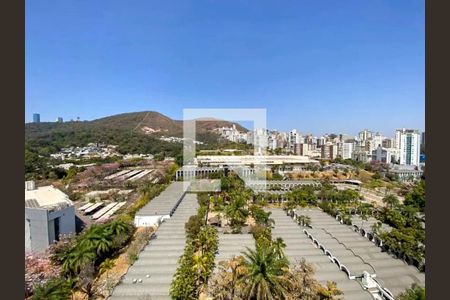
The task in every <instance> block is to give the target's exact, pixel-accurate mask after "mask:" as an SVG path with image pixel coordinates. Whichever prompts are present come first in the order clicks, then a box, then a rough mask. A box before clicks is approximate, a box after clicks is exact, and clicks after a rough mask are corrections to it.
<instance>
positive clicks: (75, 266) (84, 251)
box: [62, 246, 97, 274]
mask: <svg viewBox="0 0 450 300" xmlns="http://www.w3.org/2000/svg"><path fill="white" fill-rule="evenodd" d="M96 258H97V255H96V253H95V249H93V248H88V247H81V246H80V247H76V248H74V249H73V250H72V251H70V253H69V254H68V255H67V256H66V257H65V258H64V261H63V263H62V269H63V271H64V272H66V273H71V274H78V273H79V272H80V270H81V268H83V267H84V266H86V265H87V264H89V263H91V262H92V261H94V260H95V259H96Z"/></svg>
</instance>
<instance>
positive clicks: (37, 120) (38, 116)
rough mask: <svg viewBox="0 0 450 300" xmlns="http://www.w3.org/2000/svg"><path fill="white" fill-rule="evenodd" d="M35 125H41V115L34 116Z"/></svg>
mask: <svg viewBox="0 0 450 300" xmlns="http://www.w3.org/2000/svg"><path fill="white" fill-rule="evenodd" d="M33 123H41V115H40V114H33Z"/></svg>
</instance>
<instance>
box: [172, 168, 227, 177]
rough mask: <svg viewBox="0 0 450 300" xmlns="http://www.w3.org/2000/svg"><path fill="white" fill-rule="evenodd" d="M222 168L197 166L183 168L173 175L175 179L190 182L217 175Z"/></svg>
mask: <svg viewBox="0 0 450 300" xmlns="http://www.w3.org/2000/svg"><path fill="white" fill-rule="evenodd" d="M223 171H224V169H223V168H218V167H197V166H189V165H186V166H183V167H181V168H179V169H178V170H177V172H176V173H175V179H176V180H179V179H183V180H190V179H195V178H208V177H209V175H211V174H219V173H220V172H223Z"/></svg>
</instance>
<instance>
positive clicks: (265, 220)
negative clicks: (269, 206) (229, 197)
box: [250, 205, 274, 225]
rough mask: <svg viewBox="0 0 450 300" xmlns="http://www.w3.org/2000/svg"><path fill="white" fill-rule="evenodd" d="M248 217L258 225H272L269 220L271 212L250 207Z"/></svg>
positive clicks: (256, 206)
mask: <svg viewBox="0 0 450 300" xmlns="http://www.w3.org/2000/svg"><path fill="white" fill-rule="evenodd" d="M250 215H251V216H252V217H253V218H254V219H255V221H256V222H257V223H259V224H263V225H271V224H273V223H274V221H273V219H271V218H270V215H271V212H266V211H264V209H262V208H261V207H259V206H258V205H252V206H251V207H250Z"/></svg>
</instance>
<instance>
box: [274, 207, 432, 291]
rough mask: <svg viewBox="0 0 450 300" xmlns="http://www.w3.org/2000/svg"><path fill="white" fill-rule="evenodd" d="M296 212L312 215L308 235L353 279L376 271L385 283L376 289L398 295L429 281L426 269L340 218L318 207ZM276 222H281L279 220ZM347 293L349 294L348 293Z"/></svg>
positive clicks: (378, 279)
mask: <svg viewBox="0 0 450 300" xmlns="http://www.w3.org/2000/svg"><path fill="white" fill-rule="evenodd" d="M295 214H296V215H297V216H298V215H306V216H309V217H310V218H311V220H312V222H311V225H312V228H306V231H307V233H305V235H307V236H308V237H309V238H310V240H311V241H312V242H313V245H314V247H315V248H316V249H320V250H321V251H322V253H323V254H324V255H325V256H326V257H328V258H330V259H331V260H332V261H333V262H334V263H335V264H336V265H337V267H339V269H340V270H342V271H343V272H344V273H346V275H348V278H349V279H352V278H353V277H354V279H353V280H358V278H359V277H362V276H363V275H364V272H368V273H370V274H371V275H372V277H373V279H374V280H375V281H376V282H377V284H378V285H379V286H380V287H381V289H379V288H377V289H375V290H373V291H372V292H374V293H385V292H386V293H388V294H391V295H393V296H396V295H398V294H399V293H401V292H403V291H404V290H405V289H407V288H409V287H410V286H411V284H412V283H417V284H419V285H422V286H424V285H425V274H424V273H421V272H419V271H418V270H417V269H416V268H415V267H413V266H410V265H407V264H406V263H404V262H403V261H401V260H399V259H396V258H394V257H393V256H391V255H389V254H387V253H386V252H382V251H381V249H380V247H378V246H377V245H376V244H375V243H374V242H371V241H369V240H368V239H367V238H365V237H363V236H361V234H360V233H359V232H355V231H354V230H353V228H352V226H347V225H342V224H341V225H340V226H337V224H339V222H338V221H337V220H336V219H335V218H333V217H331V216H329V215H327V214H325V213H324V212H322V211H321V210H320V209H317V208H313V209H299V210H296V212H295ZM275 222H276V223H275V224H277V221H276V220H275ZM338 287H339V283H338ZM344 292H345V291H344ZM344 297H345V298H346V299H347V298H348V297H346V296H345V295H344ZM392 298H393V297H392ZM355 299H356V298H355Z"/></svg>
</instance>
